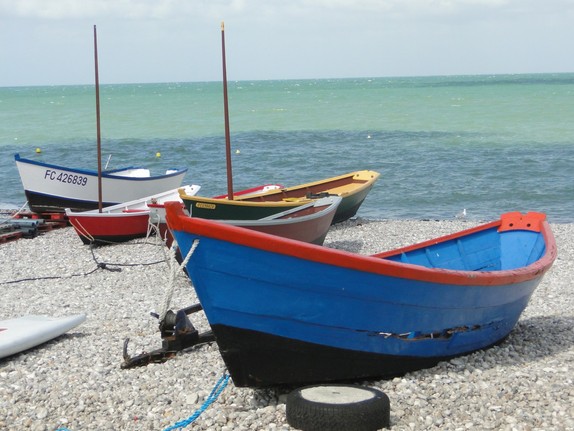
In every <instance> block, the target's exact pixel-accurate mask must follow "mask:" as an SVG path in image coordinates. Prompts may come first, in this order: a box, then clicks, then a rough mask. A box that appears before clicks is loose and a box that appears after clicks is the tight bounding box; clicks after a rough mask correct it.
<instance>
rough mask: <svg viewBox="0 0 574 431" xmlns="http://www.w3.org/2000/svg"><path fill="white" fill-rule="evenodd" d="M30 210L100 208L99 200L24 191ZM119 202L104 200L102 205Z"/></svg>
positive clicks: (56, 211) (51, 211)
mask: <svg viewBox="0 0 574 431" xmlns="http://www.w3.org/2000/svg"><path fill="white" fill-rule="evenodd" d="M24 192H25V194H26V199H27V200H28V206H29V207H30V211H33V212H36V213H63V212H64V211H65V210H66V208H70V209H71V210H72V211H88V210H95V209H97V208H98V202H97V201H82V200H77V199H67V198H62V197H59V196H50V195H45V194H42V193H36V192H31V191H29V190H25V191H24ZM118 203H119V202H103V203H102V206H104V207H107V206H111V205H116V204H118Z"/></svg>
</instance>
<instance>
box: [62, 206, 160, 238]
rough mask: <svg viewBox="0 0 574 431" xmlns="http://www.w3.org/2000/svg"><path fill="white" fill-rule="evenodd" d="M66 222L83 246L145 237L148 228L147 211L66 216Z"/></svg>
mask: <svg viewBox="0 0 574 431" xmlns="http://www.w3.org/2000/svg"><path fill="white" fill-rule="evenodd" d="M68 220H69V221H70V224H71V225H72V226H73V227H74V229H75V230H76V233H77V234H78V236H79V237H80V239H81V240H82V242H83V243H84V244H92V243H95V244H106V243H110V244H113V243H117V242H125V241H131V240H132V239H136V238H142V237H145V236H146V235H147V233H148V228H149V210H139V211H138V210H136V211H130V212H125V213H93V214H89V215H86V214H84V213H78V214H68Z"/></svg>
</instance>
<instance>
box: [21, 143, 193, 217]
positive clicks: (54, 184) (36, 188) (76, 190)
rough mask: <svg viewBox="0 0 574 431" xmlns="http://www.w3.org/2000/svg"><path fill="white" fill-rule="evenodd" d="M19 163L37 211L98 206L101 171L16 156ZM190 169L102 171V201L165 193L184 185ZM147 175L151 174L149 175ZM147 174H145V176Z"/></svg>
mask: <svg viewBox="0 0 574 431" xmlns="http://www.w3.org/2000/svg"><path fill="white" fill-rule="evenodd" d="M14 157H15V160H16V166H17V168H18V172H19V174H20V179H21V181H22V185H23V187H24V193H25V195H26V199H27V200H28V206H29V207H30V210H31V211H34V212H64V210H65V209H66V208H70V209H71V210H73V211H87V210H92V209H96V208H98V173H97V171H91V170H84V169H71V168H66V167H62V166H57V165H52V164H47V163H42V162H38V161H34V160H29V159H24V158H21V157H20V156H19V155H18V154H16V155H15V156H14ZM186 172H187V169H182V170H177V171H174V172H172V173H169V174H165V175H158V176H149V172H148V171H147V170H141V169H138V168H126V169H118V170H113V171H106V172H104V173H102V204H103V206H110V205H116V204H119V203H121V202H127V201H132V200H134V199H138V198H142V197H144V196H149V195H153V194H156V193H161V192H164V191H166V190H170V189H174V188H177V187H179V186H180V185H181V183H182V181H183V177H184V176H185V174H186ZM146 174H147V176H145V175H146ZM141 175H144V176H141Z"/></svg>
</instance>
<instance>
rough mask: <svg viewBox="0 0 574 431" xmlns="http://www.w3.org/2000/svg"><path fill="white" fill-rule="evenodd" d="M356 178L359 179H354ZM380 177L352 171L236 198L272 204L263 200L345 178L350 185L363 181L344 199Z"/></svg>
mask: <svg viewBox="0 0 574 431" xmlns="http://www.w3.org/2000/svg"><path fill="white" fill-rule="evenodd" d="M356 176H358V177H359V178H357V179H355V177H356ZM380 176H381V174H380V173H379V172H376V171H371V170H362V171H354V172H349V173H347V174H343V175H337V176H336V177H331V178H326V179H323V180H319V181H312V182H309V183H305V184H298V185H296V186H291V187H285V188H282V189H276V190H269V191H267V192H265V193H259V194H257V195H252V196H249V195H247V196H239V197H237V200H239V201H249V202H251V201H253V202H255V201H256V202H259V201H264V202H273V201H267V200H265V198H266V197H269V196H272V197H274V196H277V195H282V194H285V193H290V192H295V191H298V190H303V189H308V188H312V187H317V186H321V185H323V184H325V185H326V186H327V187H328V185H329V183H334V182H338V181H341V180H345V179H347V178H349V179H350V180H349V184H352V183H354V182H355V181H363V183H362V184H361V185H360V186H358V187H355V188H353V189H352V190H350V191H345V192H344V193H343V194H342V195H341V197H346V196H349V195H354V194H357V193H359V192H361V191H363V190H364V189H366V188H368V187H371V186H373V184H374V183H375V182H376V181H377V180H378V179H379V177H380ZM363 177H365V178H363ZM324 191H325V192H328V191H329V188H327V189H325V190H324ZM301 199H302V198H301Z"/></svg>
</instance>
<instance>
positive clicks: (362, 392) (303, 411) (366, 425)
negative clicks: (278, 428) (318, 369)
mask: <svg viewBox="0 0 574 431" xmlns="http://www.w3.org/2000/svg"><path fill="white" fill-rule="evenodd" d="M285 407H286V414H287V423H288V424H289V425H290V426H292V427H293V428H297V429H300V430H303V431H330V430H333V431H351V430H352V431H374V430H379V429H382V428H388V427H390V425H391V405H390V401H389V397H388V396H387V395H386V394H385V393H384V392H381V391H379V390H378V389H373V388H369V387H365V386H359V385H339V384H327V385H318V386H306V387H303V388H299V389H296V390H294V391H292V392H291V393H289V395H287V400H286V406H285Z"/></svg>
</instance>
